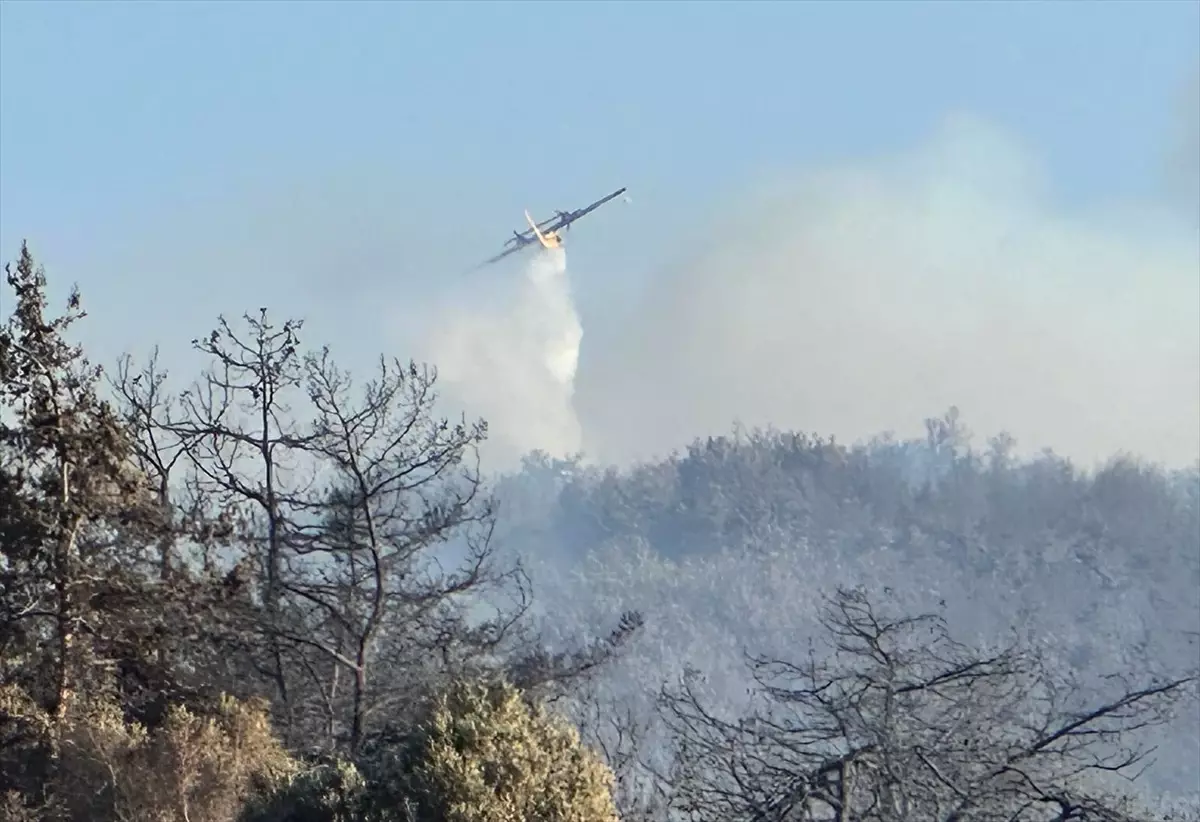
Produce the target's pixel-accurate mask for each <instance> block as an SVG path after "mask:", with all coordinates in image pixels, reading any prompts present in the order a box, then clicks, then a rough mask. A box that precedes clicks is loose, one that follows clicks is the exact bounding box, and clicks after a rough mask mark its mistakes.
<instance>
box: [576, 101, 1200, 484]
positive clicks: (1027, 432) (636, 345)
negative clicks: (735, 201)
mask: <svg viewBox="0 0 1200 822" xmlns="http://www.w3.org/2000/svg"><path fill="white" fill-rule="evenodd" d="M1176 216H1177V215H1170V214H1167V213H1166V212H1160V211H1158V210H1156V209H1155V208H1154V207H1152V206H1148V205H1147V206H1125V207H1122V208H1114V209H1109V210H1106V211H1097V212H1089V213H1079V212H1072V211H1071V210H1069V209H1066V208H1062V207H1058V206H1056V205H1055V204H1054V202H1053V200H1052V197H1051V196H1050V195H1049V193H1048V192H1047V190H1046V186H1045V183H1044V180H1043V177H1042V174H1041V171H1040V169H1039V168H1038V166H1037V164H1036V163H1035V162H1034V160H1033V159H1032V158H1031V157H1029V156H1028V155H1027V154H1026V153H1025V152H1024V151H1023V150H1022V148H1021V147H1020V146H1019V145H1018V144H1016V143H1015V142H1014V141H1012V140H1011V139H1010V138H1008V137H1007V136H1006V135H1004V134H1002V133H1000V132H998V131H997V130H995V129H993V128H991V127H989V126H987V125H986V124H984V123H981V122H978V121H975V120H972V119H970V118H965V117H958V118H952V119H950V120H949V121H948V122H947V123H946V124H945V125H944V127H943V128H942V129H941V131H940V132H939V133H938V134H936V135H935V137H934V139H933V140H932V141H931V142H930V143H929V144H928V145H925V146H924V147H922V148H920V149H919V150H917V151H915V152H913V153H912V154H909V155H907V156H900V157H894V158H889V159H886V160H884V161H882V162H872V163H862V164H857V165H851V166H846V167H842V168H831V169H820V170H814V171H809V172H804V173H801V174H798V175H794V176H789V177H780V178H778V179H776V180H774V181H772V182H771V183H770V184H769V185H766V186H763V187H761V188H760V189H759V190H758V191H756V192H755V193H754V195H753V196H752V197H751V198H750V199H749V201H747V202H743V203H741V204H740V205H739V207H738V208H737V209H736V210H734V212H733V213H731V214H729V215H727V218H726V219H725V220H724V222H723V223H722V224H720V225H718V226H714V227H712V228H711V230H708V231H706V232H704V234H705V236H707V237H714V238H715V240H713V241H710V242H706V243H697V244H696V245H697V246H700V247H699V248H697V249H695V250H693V252H692V256H690V257H687V258H685V259H683V260H681V261H680V262H678V263H677V264H676V265H675V266H673V267H672V269H671V270H669V271H665V272H663V273H662V275H661V276H660V277H659V278H658V280H657V281H656V283H655V284H654V286H653V287H652V288H651V292H650V295H649V296H648V297H647V299H645V301H644V302H642V304H640V305H638V306H636V307H634V309H633V310H632V311H631V312H630V315H629V316H628V317H624V318H621V322H622V323H623V331H622V335H621V339H622V340H623V343H622V344H619V345H616V346H613V347H610V348H607V349H605V350H589V349H587V348H586V347H585V349H584V351H583V355H582V356H583V358H582V361H581V364H580V373H579V382H578V395H577V405H578V407H579V409H580V415H581V422H582V427H583V431H584V434H585V436H584V445H585V448H586V449H587V450H588V452H589V453H592V454H593V455H599V456H601V457H603V458H605V459H613V460H617V461H624V460H627V459H630V458H634V457H644V456H647V455H649V454H651V453H655V452H662V451H664V450H667V449H670V448H672V447H677V446H680V445H682V444H684V443H685V442H686V441H688V440H689V439H690V438H692V437H694V436H698V435H701V436H702V435H704V434H708V433H719V432H724V431H728V430H729V428H730V425H731V424H732V423H733V422H734V421H735V420H740V421H742V422H744V423H745V424H749V425H755V424H767V423H772V424H774V425H776V426H779V427H784V428H798V429H802V430H808V431H816V432H819V433H822V434H836V435H837V436H838V438H839V439H841V440H853V439H857V438H860V437H864V436H870V435H872V434H875V433H878V432H882V431H885V430H896V431H897V432H898V433H911V432H912V431H913V430H916V429H919V427H920V425H921V420H922V419H923V418H925V417H927V416H934V415H938V414H940V413H941V412H942V411H944V410H945V408H947V407H948V406H950V405H951V404H955V405H957V406H959V408H960V409H961V410H962V412H963V415H964V417H965V418H966V419H967V420H968V421H970V423H971V424H972V426H973V427H974V429H975V431H976V433H977V434H979V435H985V436H990V435H992V434H995V433H997V432H999V431H1000V430H1008V431H1009V432H1010V433H1012V434H1013V435H1014V436H1015V437H1016V438H1017V440H1018V443H1019V445H1021V446H1023V449H1022V450H1031V449H1040V448H1043V447H1053V448H1054V449H1055V450H1056V451H1058V452H1059V453H1062V454H1065V455H1067V456H1070V457H1072V458H1075V459H1079V460H1082V461H1084V462H1085V464H1090V463H1091V462H1092V461H1093V460H1095V459H1098V458H1104V457H1107V456H1110V455H1111V454H1113V453H1115V452H1117V451H1119V450H1123V449H1127V450H1133V451H1135V452H1138V453H1141V454H1143V455H1145V456H1147V457H1150V458H1152V459H1156V460H1165V461H1167V462H1169V463H1173V464H1179V463H1187V462H1190V461H1192V460H1194V459H1195V458H1196V456H1197V454H1198V453H1200V275H1198V268H1200V251H1198V247H1197V239H1196V236H1195V231H1194V228H1191V227H1190V226H1188V225H1186V223H1185V222H1181V221H1176ZM606 336H608V335H606ZM898 426H899V427H898Z"/></svg>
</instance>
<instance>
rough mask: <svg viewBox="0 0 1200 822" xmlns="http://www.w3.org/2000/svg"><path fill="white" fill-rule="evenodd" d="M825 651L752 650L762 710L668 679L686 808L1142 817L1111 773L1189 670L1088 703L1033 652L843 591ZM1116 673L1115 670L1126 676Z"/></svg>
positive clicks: (881, 819) (1168, 712)
mask: <svg viewBox="0 0 1200 822" xmlns="http://www.w3.org/2000/svg"><path fill="white" fill-rule="evenodd" d="M822 624H823V627H824V629H825V631H826V632H827V636H828V639H829V645H830V647H829V649H828V650H829V653H828V654H827V655H825V656H823V657H818V655H817V654H816V653H815V652H813V653H810V655H809V658H808V659H806V660H804V661H803V662H799V663H796V662H790V661H784V660H780V659H768V658H752V670H753V674H754V678H755V680H756V682H757V684H758V686H759V694H758V695H759V696H760V697H761V700H762V707H761V709H758V710H756V711H755V712H753V714H752V715H750V716H748V717H745V718H742V719H736V720H735V719H727V718H724V717H718V716H716V715H715V714H713V713H711V712H709V711H707V710H706V709H705V708H704V706H703V704H702V700H701V699H700V698H699V696H698V694H697V688H696V687H695V682H694V680H692V681H688V682H685V683H684V685H683V686H682V687H681V688H680V689H678V690H674V691H670V692H665V693H664V700H663V705H664V709H665V717H666V720H667V722H668V724H669V726H670V727H671V729H672V730H673V731H674V733H675V734H676V737H677V740H678V744H679V750H680V752H681V755H680V761H681V766H682V772H683V774H684V775H683V777H682V778H681V779H680V781H679V783H678V784H677V785H675V786H674V788H675V791H674V803H675V805H676V807H677V809H679V810H682V811H684V812H687V813H689V814H690V816H691V818H694V819H698V820H718V819H719V820H729V821H730V822H739V821H740V822H751V821H753V822H801V820H803V821H804V822H809V821H810V820H811V821H812V822H816V820H823V821H828V822H834V820H836V822H850V820H854V822H903V821H904V820H914V819H926V820H931V821H932V822H967V821H968V820H970V822H992V821H993V820H995V821H996V822H1000V820H1012V822H1067V820H1080V821H1081V822H1083V820H1093V821H1095V822H1100V821H1101V820H1102V821H1103V822H1126V821H1127V820H1128V821H1129V822H1132V820H1135V819H1145V818H1146V816H1144V815H1139V814H1138V813H1136V812H1135V811H1134V810H1130V807H1131V806H1130V805H1129V803H1128V802H1124V801H1123V800H1121V799H1120V798H1114V795H1113V794H1112V792H1111V791H1109V790H1108V789H1107V788H1106V786H1105V785H1104V784H1103V782H1104V777H1105V776H1106V775H1123V776H1134V775H1136V772H1137V768H1138V767H1139V764H1140V763H1141V762H1142V761H1143V759H1144V758H1145V756H1146V754H1147V748H1146V747H1144V744H1143V743H1144V740H1142V739H1139V734H1140V732H1141V731H1144V730H1146V729H1148V728H1151V727H1152V726H1155V725H1159V724H1162V723H1165V722H1167V721H1168V720H1169V719H1170V718H1171V716H1172V709H1173V707H1174V706H1175V705H1176V703H1177V702H1178V700H1179V699H1181V698H1183V697H1185V696H1186V695H1188V694H1189V693H1191V690H1190V687H1189V686H1190V685H1191V684H1192V683H1193V682H1194V681H1195V680H1194V679H1193V678H1190V677H1189V678H1180V679H1176V680H1172V681H1162V682H1148V683H1139V684H1130V683H1127V682H1121V683H1120V686H1119V687H1116V688H1115V689H1114V691H1113V692H1112V693H1111V694H1110V695H1108V696H1107V697H1105V698H1101V699H1098V700H1097V701H1095V702H1094V703H1092V704H1085V703H1083V702H1082V697H1081V695H1080V694H1081V690H1080V689H1078V688H1077V687H1075V686H1074V683H1072V682H1071V681H1070V680H1069V679H1067V678H1066V677H1065V676H1063V675H1061V674H1059V673H1058V672H1056V671H1053V670H1050V669H1049V668H1048V667H1047V666H1046V665H1045V664H1043V662H1042V660H1041V659H1040V658H1039V656H1038V654H1037V653H1035V652H1034V651H1032V650H1029V649H1025V648H1021V647H1017V646H1015V645H1014V646H1009V647H1005V648H1001V649H999V650H997V651H995V652H994V653H978V652H975V651H973V650H971V649H969V648H967V647H965V646H963V645H961V644H960V643H958V642H956V641H954V640H953V639H951V637H950V634H949V631H948V629H947V626H946V625H945V624H944V623H943V622H942V620H941V619H940V618H939V617H937V616H934V615H922V616H918V617H902V618H885V617H883V616H881V615H879V614H877V613H876V611H875V610H874V609H873V608H872V606H871V604H870V603H869V602H868V600H867V598H866V596H865V595H864V594H862V593H861V592H858V591H845V590H843V591H840V592H839V593H838V595H837V596H836V597H835V598H834V599H833V600H832V601H831V602H830V603H829V605H828V607H827V608H826V610H825V613H824V617H823V620H822ZM1114 682H1115V681H1114Z"/></svg>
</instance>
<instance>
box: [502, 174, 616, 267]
mask: <svg viewBox="0 0 1200 822" xmlns="http://www.w3.org/2000/svg"><path fill="white" fill-rule="evenodd" d="M624 193H625V189H624V188H619V189H617V190H616V191H614V192H613V193H612V194H609V195H608V196H607V197H601V198H600V199H599V200H597V201H596V202H594V203H592V204H591V205H590V206H586V207H584V208H580V209H576V210H575V211H558V212H555V216H553V217H551V218H550V219H548V220H542V222H540V223H535V222H534V221H533V218H532V217H530V216H529V212H528V211H526V212H525V221H526V222H527V223H529V228H527V229H525V230H524V231H514V232H513V236H512V239H510V240H509V241H508V242H506V243H505V244H504V245H505V246H508V247H507V248H505V249H504V250H503V251H501V252H500V253H499V254H497V255H496V256H495V257H492V258H491V259H490V260H484V261H483V262H482V263H480V264H479V265H481V266H484V265H491V264H492V263H494V262H496V261H498V260H502V259H504V258H505V257H507V256H508V255H509V254H513V253H516V252H517V251H520V250H521V249H522V248H524V247H525V246H527V245H531V244H532V243H535V242H537V243H541V245H542V248H561V247H562V244H563V241H562V237H560V236H559V235H558V232H560V231H563V230H564V229H568V228H570V226H571V223H573V222H575V221H576V220H578V219H579V218H580V217H582V216H584V215H585V214H590V213H591V212H593V211H595V210H596V209H598V208H599V207H600V206H602V205H604V204H605V203H607V202H608V201H609V200H612V199H614V198H616V197H620V196H621V195H622V194H624ZM628 199H629V198H628V197H626V200H628Z"/></svg>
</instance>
